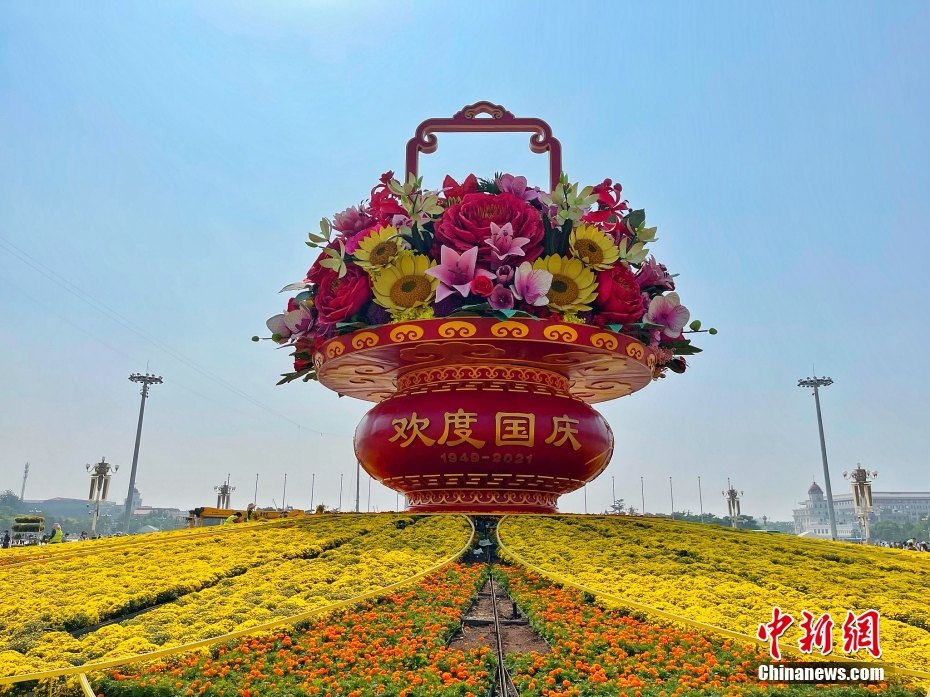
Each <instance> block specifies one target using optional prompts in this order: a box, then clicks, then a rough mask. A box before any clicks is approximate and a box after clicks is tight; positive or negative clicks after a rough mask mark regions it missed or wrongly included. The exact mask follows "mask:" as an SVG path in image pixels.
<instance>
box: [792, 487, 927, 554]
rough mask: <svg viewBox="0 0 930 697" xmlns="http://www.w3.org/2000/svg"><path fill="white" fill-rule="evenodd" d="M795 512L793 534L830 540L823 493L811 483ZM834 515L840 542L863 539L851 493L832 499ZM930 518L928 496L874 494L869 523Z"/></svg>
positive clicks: (925, 494) (924, 493)
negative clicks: (805, 497) (803, 499)
mask: <svg viewBox="0 0 930 697" xmlns="http://www.w3.org/2000/svg"><path fill="white" fill-rule="evenodd" d="M800 506H801V507H800V508H796V509H795V511H794V531H795V532H796V533H797V534H798V535H804V536H805V537H821V538H826V539H830V514H829V512H828V511H827V499H826V497H824V495H823V489H821V488H820V486H819V485H818V484H817V482H814V483H812V484H811V485H810V488H809V489H808V490H807V501H801V502H800ZM833 511H834V513H835V515H836V534H837V537H838V538H839V539H841V540H859V539H862V530H861V526H860V525H859V518H858V517H856V507H855V504H854V503H853V496H852V493H848V494H839V495H836V494H835V495H834V496H833ZM928 515H930V492H927V491H919V492H903V491H873V492H872V513H871V515H870V516H869V521H871V522H872V523H876V522H879V521H882V520H890V521H892V522H895V523H912V522H914V521H917V520H920V519H921V518H926V517H927V516H928Z"/></svg>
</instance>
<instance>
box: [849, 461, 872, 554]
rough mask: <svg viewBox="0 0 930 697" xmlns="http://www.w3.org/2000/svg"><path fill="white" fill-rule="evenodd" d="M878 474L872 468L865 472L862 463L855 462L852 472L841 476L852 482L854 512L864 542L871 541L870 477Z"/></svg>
mask: <svg viewBox="0 0 930 697" xmlns="http://www.w3.org/2000/svg"><path fill="white" fill-rule="evenodd" d="M877 476H878V472H876V471H875V470H872V471H871V472H867V471H866V470H864V469H862V465H860V464H859V463H858V462H857V463H856V469H854V470H853V471H852V472H843V478H844V479H848V480H849V481H851V482H852V488H853V502H854V503H855V505H856V514H857V515H858V516H859V524H860V525H861V526H862V534H863V535H864V536H865V543H866V544H869V542H871V538H872V536H871V534H870V532H869V513H871V512H872V482H871V480H872V479H875V478H876V477H877Z"/></svg>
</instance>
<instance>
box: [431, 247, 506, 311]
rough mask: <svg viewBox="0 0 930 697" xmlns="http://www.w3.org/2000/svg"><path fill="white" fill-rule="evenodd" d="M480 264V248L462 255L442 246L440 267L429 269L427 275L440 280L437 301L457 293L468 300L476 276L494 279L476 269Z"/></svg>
mask: <svg viewBox="0 0 930 697" xmlns="http://www.w3.org/2000/svg"><path fill="white" fill-rule="evenodd" d="M477 263H478V248H477V247H472V248H471V249H467V250H465V251H464V252H462V253H461V254H459V253H458V252H456V251H455V250H454V249H452V248H451V247H447V246H446V245H442V248H441V249H440V250H439V266H434V267H433V268H431V269H427V270H426V273H427V274H428V275H430V276H432V277H433V278H438V279H439V287H438V288H437V289H436V301H437V302H438V301H440V300H442V299H444V298H447V297H449V296H450V295H452V294H453V293H454V292H455V291H458V292H459V294H460V295H461V296H462V297H463V298H466V297H468V294H469V293H470V292H471V282H472V281H473V280H475V276H484V277H486V278H494V277H495V276H494V274H493V273H491V272H490V271H487V270H485V269H476V268H475V266H476V264H477Z"/></svg>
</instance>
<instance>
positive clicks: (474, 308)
mask: <svg viewBox="0 0 930 697" xmlns="http://www.w3.org/2000/svg"><path fill="white" fill-rule="evenodd" d="M490 309H491V306H490V305H488V303H486V302H484V303H477V304H473V305H462V306H461V307H460V308H459V310H460V311H461V310H464V311H466V312H482V311H487V310H490Z"/></svg>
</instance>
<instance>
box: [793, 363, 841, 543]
mask: <svg viewBox="0 0 930 697" xmlns="http://www.w3.org/2000/svg"><path fill="white" fill-rule="evenodd" d="M832 384H833V380H832V379H831V378H818V377H817V376H816V375H815V376H814V377H812V378H804V379H803V380H798V387H812V388H814V404H816V405H817V428H818V430H819V431H820V455H821V457H822V458H823V478H824V483H825V484H826V485H827V513H829V514H830V539H832V540H833V541H834V542H835V541H836V539H837V534H836V512H835V511H834V510H833V489H832V488H831V487H830V468H829V467H828V466H827V443H826V441H825V440H824V438H823V417H822V416H821V415H820V392H819V391H818V389H819V388H821V387H829V386H830V385H832Z"/></svg>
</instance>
